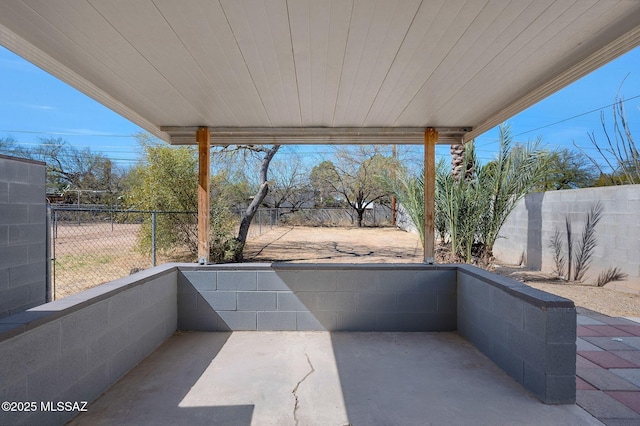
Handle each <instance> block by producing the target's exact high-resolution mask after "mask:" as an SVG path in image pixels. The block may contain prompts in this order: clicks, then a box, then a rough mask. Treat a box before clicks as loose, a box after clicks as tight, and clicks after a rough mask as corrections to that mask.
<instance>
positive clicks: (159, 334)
mask: <svg viewBox="0 0 640 426" xmlns="http://www.w3.org/2000/svg"><path fill="white" fill-rule="evenodd" d="M171 334H173V333H168V334H167V332H166V328H165V325H164V324H163V323H159V324H157V325H155V326H154V327H153V328H151V330H149V331H148V332H147V333H145V334H144V335H143V336H142V337H141V338H140V339H139V341H140V343H141V344H142V355H143V357H146V356H147V355H149V354H150V353H152V352H153V351H155V350H156V349H157V348H158V346H160V345H161V344H162V342H164V341H165V340H167V339H168V338H169V337H170V336H171Z"/></svg>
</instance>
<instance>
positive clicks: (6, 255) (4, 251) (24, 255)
mask: <svg viewBox="0 0 640 426" xmlns="http://www.w3.org/2000/svg"><path fill="white" fill-rule="evenodd" d="M28 256H29V251H28V249H27V246H24V245H20V246H7V247H0V267H3V268H9V267H13V266H18V265H25V264H27V263H28Z"/></svg>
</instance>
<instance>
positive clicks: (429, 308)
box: [397, 291, 438, 312]
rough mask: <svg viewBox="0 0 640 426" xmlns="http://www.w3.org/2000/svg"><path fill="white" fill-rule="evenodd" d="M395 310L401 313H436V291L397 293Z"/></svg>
mask: <svg viewBox="0 0 640 426" xmlns="http://www.w3.org/2000/svg"><path fill="white" fill-rule="evenodd" d="M397 310H398V311H401V312H436V311H437V310H438V294H437V293H436V291H429V292H427V291H423V292H410V293H409V292H406V293H398V294H397Z"/></svg>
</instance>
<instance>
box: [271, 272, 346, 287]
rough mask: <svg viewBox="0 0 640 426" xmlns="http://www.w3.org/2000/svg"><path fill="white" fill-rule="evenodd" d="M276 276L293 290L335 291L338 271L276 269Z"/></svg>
mask: <svg viewBox="0 0 640 426" xmlns="http://www.w3.org/2000/svg"><path fill="white" fill-rule="evenodd" d="M277 274H278V276H279V277H280V278H281V279H282V280H283V281H284V282H285V284H286V285H287V287H288V288H289V289H291V290H292V291H293V292H298V291H335V290H337V288H338V278H337V277H338V273H337V272H336V271H331V270H296V271H277Z"/></svg>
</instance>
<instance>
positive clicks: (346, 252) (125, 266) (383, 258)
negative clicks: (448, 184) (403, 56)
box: [55, 223, 640, 317]
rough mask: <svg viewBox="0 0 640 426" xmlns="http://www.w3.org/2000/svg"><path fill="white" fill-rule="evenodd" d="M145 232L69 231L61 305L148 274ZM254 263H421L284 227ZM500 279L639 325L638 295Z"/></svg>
mask: <svg viewBox="0 0 640 426" xmlns="http://www.w3.org/2000/svg"><path fill="white" fill-rule="evenodd" d="M139 229H140V225H123V224H115V225H114V228H113V229H112V228H111V225H110V224H107V223H105V224H92V225H85V224H83V225H81V226H75V225H64V226H59V227H58V235H57V239H56V245H55V257H56V262H55V267H56V271H55V273H56V278H55V283H56V297H57V298H61V297H64V296H66V295H69V294H73V293H77V292H79V291H81V290H84V289H87V288H91V287H94V286H96V285H98V284H100V283H103V282H107V281H111V280H114V279H117V278H121V277H124V276H127V275H128V274H129V273H130V271H131V270H132V269H134V268H141V269H144V268H148V267H150V266H151V259H150V255H149V254H145V253H141V252H140V251H138V250H137V248H136V242H137V234H138V232H139ZM245 259H246V261H249V262H278V261H287V262H307V263H322V262H324V263H420V262H422V259H423V257H422V245H421V243H420V240H419V238H418V236H417V235H415V234H412V233H408V232H404V231H401V230H398V229H395V228H337V227H336V228H316V227H299V226H296V227H280V228H274V229H273V230H271V231H269V232H266V233H265V234H263V235H261V236H259V237H255V238H252V239H250V240H249V241H248V243H247V246H246V247H245ZM171 261H189V260H188V259H187V257H185V253H184V252H176V253H171V254H168V255H159V256H158V264H160V263H163V262H171ZM495 272H497V273H500V274H502V275H506V276H509V277H511V278H514V279H517V280H519V281H524V282H526V283H527V284H528V285H531V286H532V287H536V288H539V289H541V290H544V291H548V292H550V293H554V294H557V295H559V296H562V297H566V298H568V299H571V300H573V301H574V302H575V303H576V305H577V306H580V307H584V308H587V309H591V310H594V311H597V312H601V313H603V314H606V315H611V316H632V317H640V295H634V294H627V293H622V292H619V291H615V290H611V289H608V288H606V287H605V288H599V287H593V286H584V285H570V284H566V283H564V282H561V281H554V280H553V279H552V277H550V276H548V275H545V274H543V273H540V272H531V271H524V270H522V269H520V268H517V267H496V270H495Z"/></svg>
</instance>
